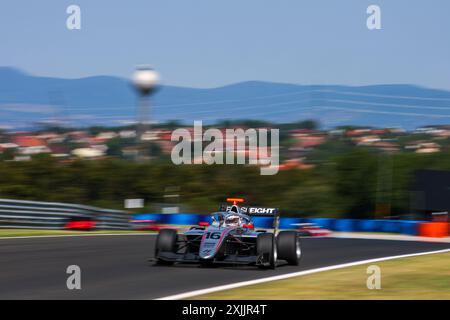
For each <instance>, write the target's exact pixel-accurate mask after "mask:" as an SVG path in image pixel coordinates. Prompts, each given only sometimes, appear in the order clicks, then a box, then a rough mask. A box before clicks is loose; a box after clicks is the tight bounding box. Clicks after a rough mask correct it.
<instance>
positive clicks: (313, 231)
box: [292, 223, 331, 237]
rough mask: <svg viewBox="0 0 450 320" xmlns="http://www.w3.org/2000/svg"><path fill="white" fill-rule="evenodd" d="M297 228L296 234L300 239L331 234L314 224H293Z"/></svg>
mask: <svg viewBox="0 0 450 320" xmlns="http://www.w3.org/2000/svg"><path fill="white" fill-rule="evenodd" d="M292 225H293V226H297V227H298V230H297V232H298V234H299V236H301V237H325V236H329V235H330V234H331V231H330V230H328V229H325V228H322V227H321V226H318V225H316V224H314V223H293V224H292Z"/></svg>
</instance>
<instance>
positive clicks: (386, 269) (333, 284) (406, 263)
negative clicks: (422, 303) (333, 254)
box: [193, 253, 450, 300]
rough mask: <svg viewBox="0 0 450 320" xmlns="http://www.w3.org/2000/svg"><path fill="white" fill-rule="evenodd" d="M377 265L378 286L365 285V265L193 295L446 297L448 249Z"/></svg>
mask: <svg viewBox="0 0 450 320" xmlns="http://www.w3.org/2000/svg"><path fill="white" fill-rule="evenodd" d="M373 264H375V265H377V266H379V267H380V268H381V289H379V290H369V289H367V285H366V281H367V277H368V276H369V275H368V274H367V273H366V272H367V267H368V266H369V265H370V264H367V265H361V266H355V267H349V268H344V269H338V270H332V271H325V272H320V273H316V274H310V275H306V276H301V277H295V278H290V279H285V280H279V281H273V282H268V283H264V284H258V285H253V286H246V287H242V288H237V289H232V290H227V291H219V292H216V293H212V294H208V295H203V296H197V297H194V298H193V299H230V300H234V299H238V300H239V299H256V300H258V299H288V300H302V299H311V300H321V299H327V300H334V299H345V300H348V299H352V300H353V299H358V300H359V299H364V300H379V299H413V300H415V299H427V300H428V299H433V300H441V299H442V300H450V253H443V254H432V255H426V256H419V257H411V258H403V259H395V260H390V261H384V262H378V263H372V265H373Z"/></svg>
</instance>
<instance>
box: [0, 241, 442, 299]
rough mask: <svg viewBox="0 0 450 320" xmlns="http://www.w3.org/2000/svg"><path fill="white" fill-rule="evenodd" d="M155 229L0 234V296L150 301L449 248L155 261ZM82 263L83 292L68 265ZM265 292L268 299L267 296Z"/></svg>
mask: <svg viewBox="0 0 450 320" xmlns="http://www.w3.org/2000/svg"><path fill="white" fill-rule="evenodd" d="M154 240H155V237H154V236H152V235H130V236H93V237H59V238H27V239H0V299H154V298H160V297H164V296H169V295H174V294H177V293H183V292H186V291H191V290H198V289H204V288H208V287H212V286H218V285H224V284H230V283H235V282H238V281H246V280H253V279H258V278H262V277H268V276H273V275H278V274H283V273H289V272H295V271H301V270H307V269H312V268H319V267H325V266H330V265H335V264H341V263H347V262H353V261H359V260H365V259H372V258H381V257H385V256H393V255H400V254H408V253H418V252H425V251H432V250H439V249H447V248H450V244H448V243H425V242H410V241H393V240H367V239H338V238H308V239H306V238H303V239H302V249H303V256H302V262H301V265H300V266H299V267H291V266H280V267H279V268H278V269H277V270H259V269H255V268H253V267H244V268H242V267H226V268H222V267H219V268H200V267H198V266H196V265H176V266H171V267H164V266H154V265H153V264H152V263H149V262H148V261H147V259H148V258H149V257H151V256H152V251H153V249H152V248H153V245H154ZM69 265H78V266H80V268H81V279H82V280H81V286H82V288H81V290H68V289H67V287H66V280H67V277H68V276H69V275H68V274H66V269H67V267H68V266H69ZM268 298H270V297H268Z"/></svg>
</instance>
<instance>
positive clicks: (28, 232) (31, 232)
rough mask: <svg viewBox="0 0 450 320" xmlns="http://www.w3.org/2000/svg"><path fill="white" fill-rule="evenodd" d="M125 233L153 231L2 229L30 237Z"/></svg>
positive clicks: (8, 234) (5, 234) (11, 234)
mask: <svg viewBox="0 0 450 320" xmlns="http://www.w3.org/2000/svg"><path fill="white" fill-rule="evenodd" d="M124 233H136V234H142V233H153V232H149V231H133V230H113V231H110V230H101V231H76V230H73V231H72V230H44V229H0V237H28V236H56V235H78V234H124Z"/></svg>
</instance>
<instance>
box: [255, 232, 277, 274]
mask: <svg viewBox="0 0 450 320" xmlns="http://www.w3.org/2000/svg"><path fill="white" fill-rule="evenodd" d="M256 253H257V254H258V255H262V257H263V261H264V265H260V267H262V268H265V267H269V268H270V269H275V267H276V263H277V255H278V254H277V245H276V242H275V237H274V235H273V234H272V233H260V234H259V235H258V238H256Z"/></svg>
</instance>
